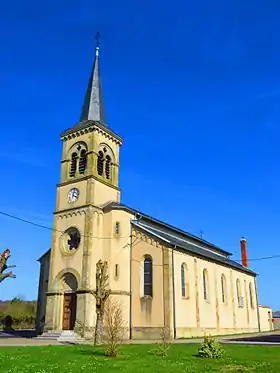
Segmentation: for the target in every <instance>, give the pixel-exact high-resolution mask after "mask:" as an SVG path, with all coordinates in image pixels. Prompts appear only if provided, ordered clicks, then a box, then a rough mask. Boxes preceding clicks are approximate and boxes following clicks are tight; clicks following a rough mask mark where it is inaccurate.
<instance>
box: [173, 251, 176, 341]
mask: <svg viewBox="0 0 280 373" xmlns="http://www.w3.org/2000/svg"><path fill="white" fill-rule="evenodd" d="M176 247H177V246H176V245H175V246H174V248H173V249H172V295H173V297H172V298H173V338H174V339H176V338H177V331H176V299H175V270H174V250H175V249H176Z"/></svg>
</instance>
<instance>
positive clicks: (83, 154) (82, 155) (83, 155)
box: [79, 149, 87, 175]
mask: <svg viewBox="0 0 280 373" xmlns="http://www.w3.org/2000/svg"><path fill="white" fill-rule="evenodd" d="M86 167H87V152H86V150H85V149H82V150H81V153H80V161H79V174H80V175H83V174H84V173H85V170H86Z"/></svg>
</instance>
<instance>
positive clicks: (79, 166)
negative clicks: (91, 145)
mask: <svg viewBox="0 0 280 373" xmlns="http://www.w3.org/2000/svg"><path fill="white" fill-rule="evenodd" d="M86 168H87V147H86V144H85V143H77V144H75V145H74V146H73V149H72V154H71V163H70V170H69V176H70V177H75V176H77V172H78V174H79V175H84V173H85V171H86Z"/></svg>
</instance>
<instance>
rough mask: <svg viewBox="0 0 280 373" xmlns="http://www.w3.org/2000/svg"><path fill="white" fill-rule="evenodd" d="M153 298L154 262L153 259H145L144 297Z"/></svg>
mask: <svg viewBox="0 0 280 373" xmlns="http://www.w3.org/2000/svg"><path fill="white" fill-rule="evenodd" d="M145 295H146V296H150V297H152V296H153V260H152V258H151V257H148V256H147V257H145V259H144V296H145Z"/></svg>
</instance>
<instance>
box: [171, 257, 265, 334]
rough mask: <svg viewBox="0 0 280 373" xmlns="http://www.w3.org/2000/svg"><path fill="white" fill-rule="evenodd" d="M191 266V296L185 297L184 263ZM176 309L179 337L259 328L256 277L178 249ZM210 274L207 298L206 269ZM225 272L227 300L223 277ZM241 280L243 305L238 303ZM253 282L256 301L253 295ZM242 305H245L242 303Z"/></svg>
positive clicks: (175, 260)
mask: <svg viewBox="0 0 280 373" xmlns="http://www.w3.org/2000/svg"><path fill="white" fill-rule="evenodd" d="M183 263H185V264H186V265H187V269H188V278H187V281H188V288H189V297H188V298H186V297H182V290H181V265H182V264H183ZM174 267H175V273H176V276H175V294H176V295H175V297H176V302H175V312H176V329H177V333H176V334H177V337H178V338H180V337H191V336H199V335H204V334H205V333H210V334H231V333H242V332H253V331H258V312H257V307H256V305H257V298H256V294H255V287H254V277H253V276H250V275H248V274H245V273H243V272H241V271H238V270H234V269H231V268H229V267H225V266H222V265H220V264H217V263H214V262H210V261H207V260H205V259H201V258H198V257H194V256H192V255H190V254H185V253H183V252H175V253H174ZM204 269H206V270H207V274H208V291H207V299H206V300H205V299H204V288H203V270H204ZM222 275H223V276H224V279H225V281H224V283H225V286H224V295H225V297H224V302H223V299H222V285H221V278H222ZM237 279H239V280H240V284H241V296H243V297H244V303H243V306H242V304H240V306H238V300H237V290H236V281H237ZM249 283H251V284H252V297H253V299H252V300H253V303H252V307H251V302H250V299H249ZM241 306H242V307H241Z"/></svg>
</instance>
